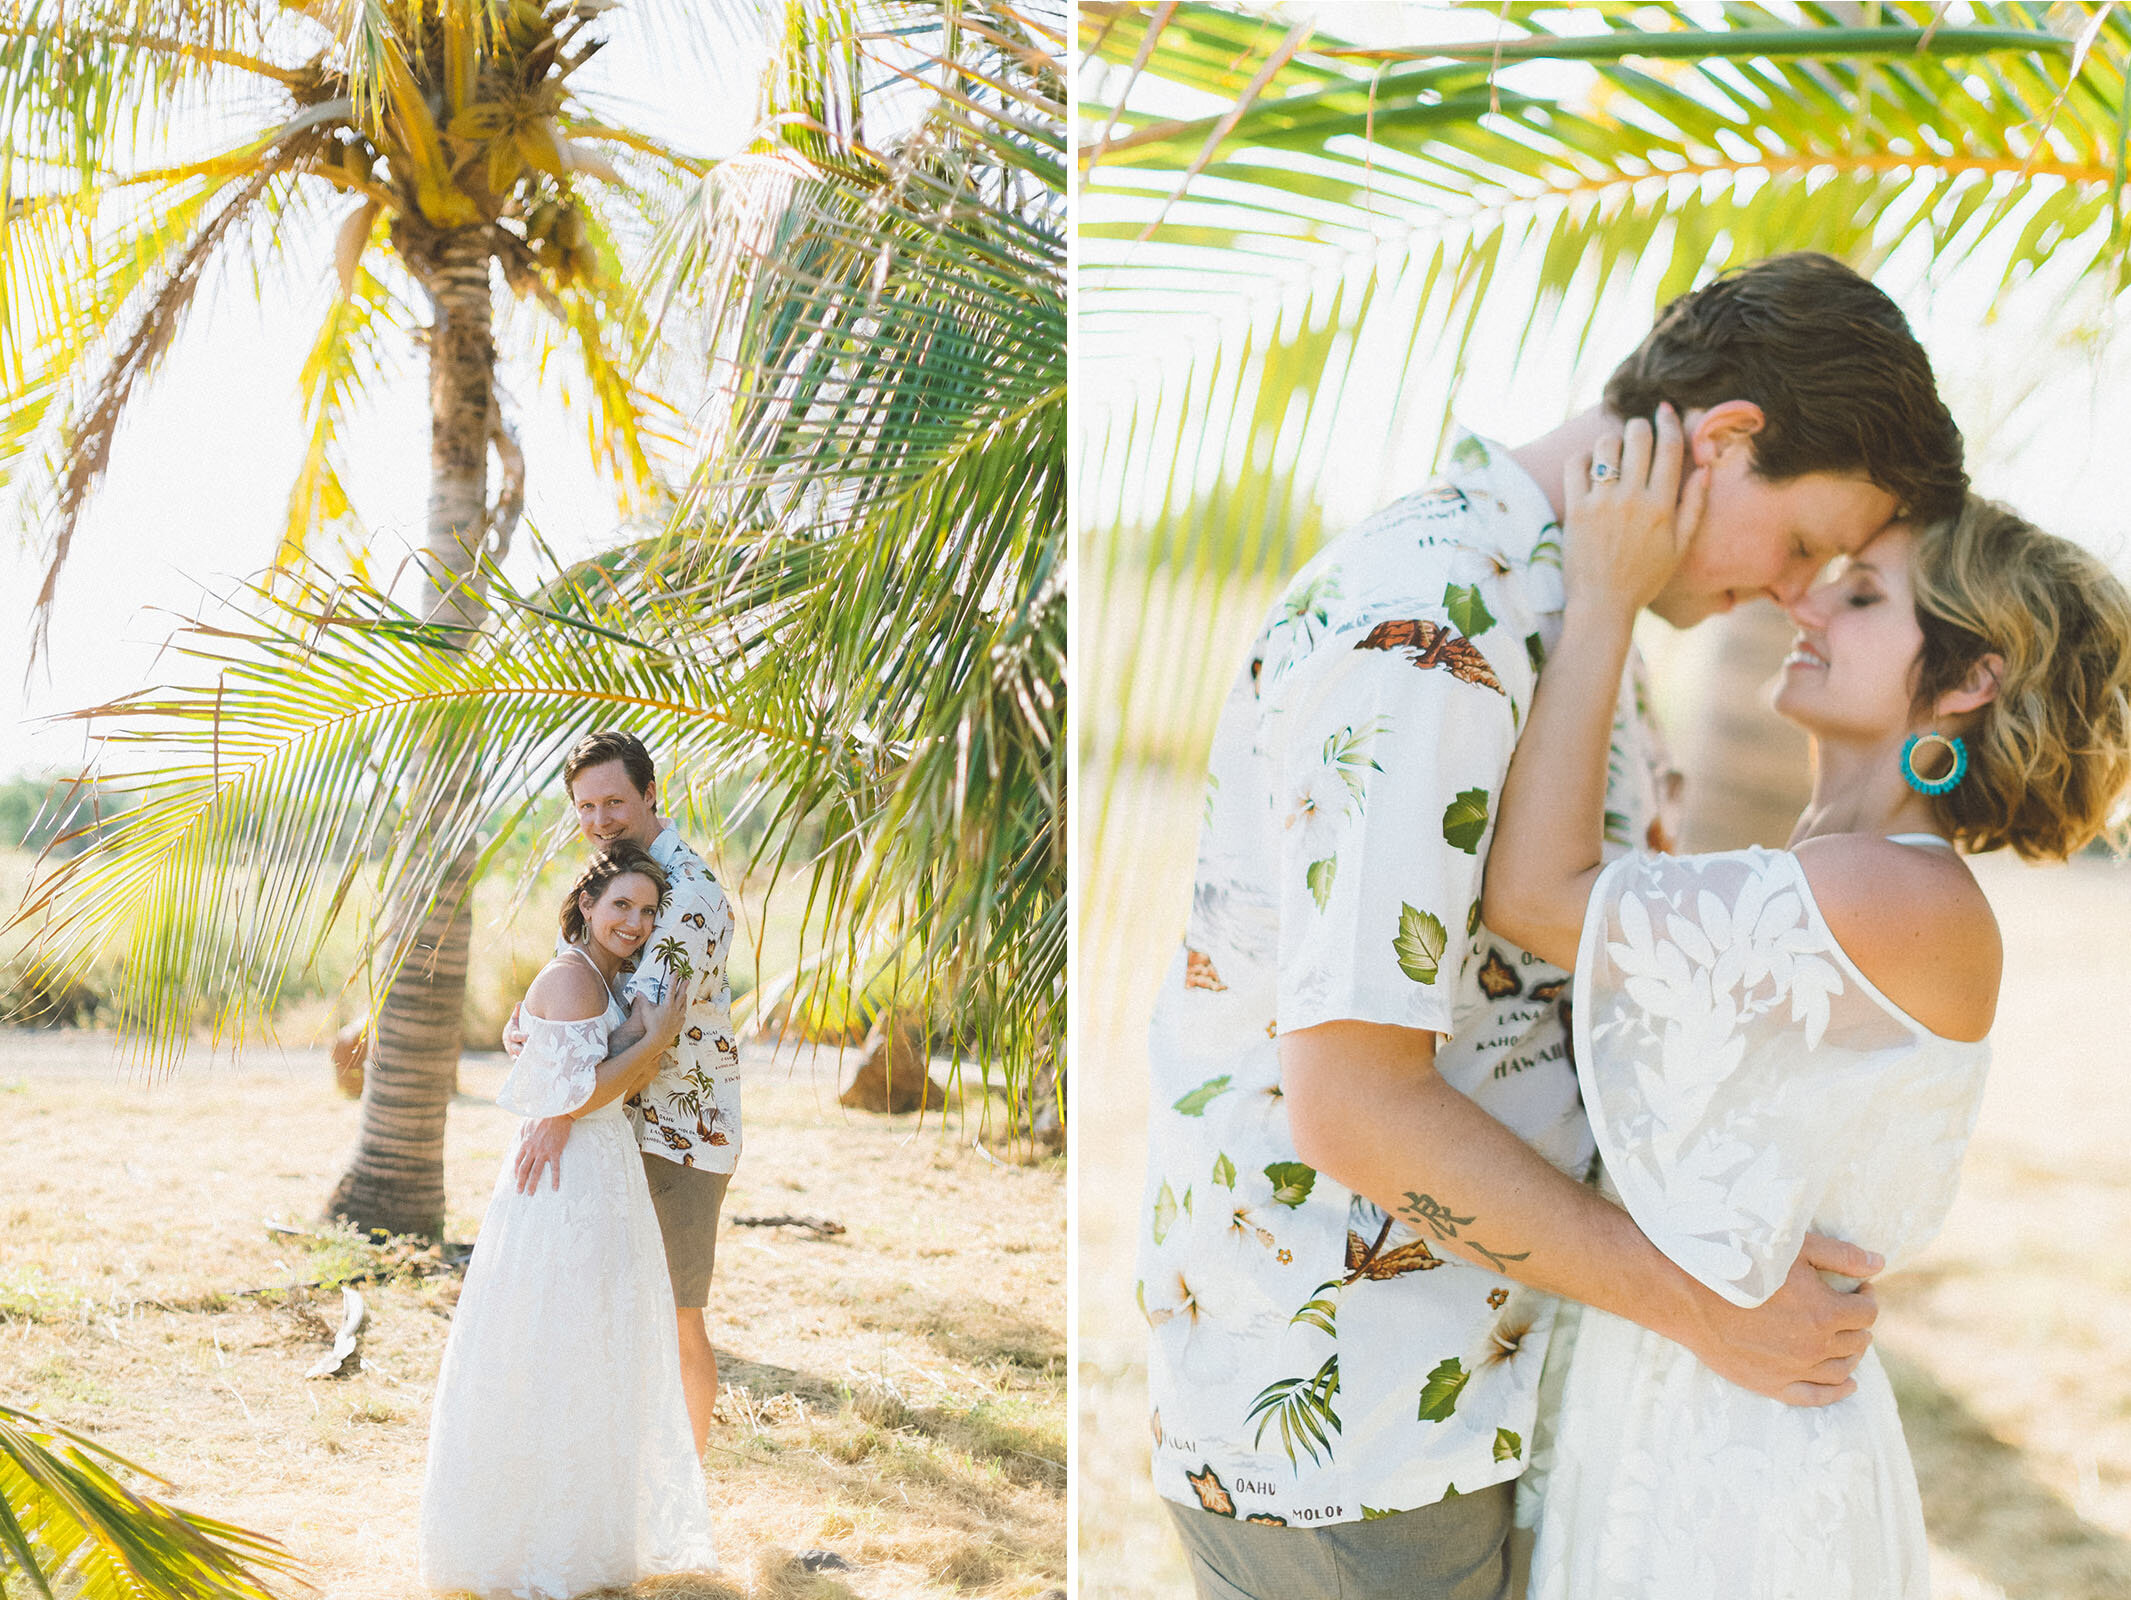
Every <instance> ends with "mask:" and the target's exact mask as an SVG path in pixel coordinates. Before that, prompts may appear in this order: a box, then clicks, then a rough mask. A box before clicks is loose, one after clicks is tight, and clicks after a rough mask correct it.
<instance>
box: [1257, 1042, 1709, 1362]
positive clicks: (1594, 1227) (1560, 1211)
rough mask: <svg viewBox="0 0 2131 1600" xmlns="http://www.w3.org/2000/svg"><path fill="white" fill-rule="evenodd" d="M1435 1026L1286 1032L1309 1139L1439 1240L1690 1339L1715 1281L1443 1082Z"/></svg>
mask: <svg viewBox="0 0 2131 1600" xmlns="http://www.w3.org/2000/svg"><path fill="white" fill-rule="evenodd" d="M1431 1038H1432V1036H1430V1035H1427V1034H1420V1033H1416V1032H1414V1031H1413V1030H1409V1029H1405V1028H1389V1027H1378V1026H1374V1025H1371V1024H1368V1023H1359V1022H1337V1023H1327V1024H1325V1025H1323V1026H1322V1027H1318V1028H1312V1029H1309V1030H1307V1031H1306V1032H1304V1033H1301V1034H1294V1035H1289V1036H1287V1037H1285V1038H1283V1039H1282V1041H1281V1051H1280V1060H1281V1076H1282V1079H1283V1087H1284V1088H1285V1090H1286V1105H1287V1110H1288V1120H1289V1127H1290V1131H1291V1132H1292V1133H1293V1135H1294V1139H1295V1147H1296V1153H1297V1154H1298V1155H1300V1156H1301V1157H1302V1159H1303V1160H1304V1161H1306V1162H1308V1163H1309V1164H1310V1165H1311V1166H1313V1167H1316V1168H1317V1169H1318V1170H1319V1171H1321V1172H1323V1173H1325V1174H1326V1175H1327V1176H1329V1177H1331V1178H1333V1179H1335V1180H1337V1181H1338V1182H1339V1183H1341V1184H1342V1185H1344V1186H1345V1187H1346V1188H1348V1189H1351V1190H1353V1191H1354V1192H1356V1193H1358V1194H1362V1195H1366V1196H1367V1197H1368V1198H1369V1199H1371V1200H1373V1201H1374V1202H1376V1204H1377V1205H1379V1206H1381V1207H1383V1208H1384V1209H1385V1210H1386V1211H1388V1212H1390V1213H1391V1214H1392V1215H1393V1216H1395V1217H1398V1218H1401V1219H1402V1220H1404V1221H1406V1222H1408V1223H1410V1224H1411V1225H1412V1226H1413V1227H1415V1228H1416V1229H1418V1230H1419V1231H1420V1234H1421V1237H1422V1238H1423V1239H1425V1240H1426V1241H1427V1242H1428V1244H1429V1247H1430V1248H1431V1249H1434V1250H1436V1251H1437V1252H1438V1253H1442V1254H1455V1255H1458V1256H1460V1257H1462V1258H1464V1259H1465V1260H1468V1261H1471V1262H1473V1263H1475V1264H1476V1265H1480V1266H1485V1267H1491V1268H1493V1269H1494V1270H1495V1271H1497V1272H1499V1273H1501V1274H1503V1275H1504V1276H1505V1277H1509V1278H1514V1279H1515V1280H1516V1281H1517V1282H1519V1283H1525V1284H1529V1285H1531V1286H1532V1287H1533V1288H1535V1289H1544V1290H1546V1291H1548V1292H1549V1293H1553V1294H1558V1295H1563V1296H1566V1297H1567V1298H1569V1299H1571V1300H1577V1301H1580V1302H1582V1303H1583V1304H1585V1305H1592V1306H1597V1307H1599V1308H1601V1309H1602V1310H1606V1311H1611V1312H1615V1313H1617V1314H1618V1315H1620V1316H1623V1317H1626V1318H1628V1319H1629V1320H1630V1321H1633V1322H1637V1323H1640V1324H1642V1325H1643V1326H1644V1327H1647V1328H1650V1329H1652V1330H1653V1331H1655V1332H1658V1333H1661V1334H1664V1335H1665V1336H1666V1337H1668V1338H1673V1339H1679V1340H1681V1342H1687V1340H1686V1338H1685V1336H1686V1335H1687V1334H1688V1332H1689V1325H1690V1323H1691V1322H1692V1320H1693V1317H1694V1314H1695V1311H1696V1309H1697V1305H1698V1297H1699V1296H1701V1295H1703V1294H1706V1292H1707V1291H1704V1290H1701V1289H1699V1287H1698V1286H1697V1285H1695V1283H1694V1282H1693V1280H1692V1279H1690V1278H1689V1277H1688V1276H1687V1274H1686V1273H1684V1272H1682V1271H1681V1270H1680V1269H1679V1268H1678V1267H1676V1266H1674V1265H1673V1264H1672V1262H1671V1261H1669V1260H1667V1259H1666V1257H1665V1256H1664V1255H1663V1254H1662V1253H1661V1252H1660V1251H1659V1250H1658V1249H1657V1247H1656V1246H1655V1245H1653V1244H1651V1243H1650V1241H1649V1240H1648V1239H1647V1238H1645V1237H1644V1236H1643V1233H1642V1230H1641V1229H1639V1228H1637V1227H1636V1225H1635V1222H1634V1220H1633V1219H1632V1218H1630V1217H1629V1216H1628V1214H1627V1213H1626V1212H1625V1211H1623V1210H1621V1208H1620V1207H1618V1206H1616V1205H1613V1204H1611V1203H1610V1202H1609V1201H1607V1200H1606V1199H1604V1198H1603V1197H1602V1196H1600V1195H1598V1194H1597V1193H1595V1192H1594V1191H1593V1190H1591V1189H1590V1188H1588V1187H1587V1186H1586V1185H1584V1184H1581V1183H1578V1182H1577V1181H1576V1180H1575V1179H1573V1178H1571V1177H1568V1176H1566V1175H1565V1174H1563V1173H1562V1172H1560V1171H1559V1170H1558V1169H1556V1168H1555V1167H1554V1166H1553V1165H1552V1164H1551V1163H1550V1162H1549V1161H1547V1159H1546V1158H1545V1157H1544V1156H1542V1155H1540V1154H1539V1152H1538V1151H1536V1150H1534V1149H1533V1148H1532V1147H1531V1146H1530V1145H1528V1144H1526V1143H1525V1142H1524V1141H1523V1140H1522V1139H1520V1138H1518V1137H1517V1135H1516V1134H1514V1133H1512V1132H1510V1130H1509V1129H1508V1128H1506V1127H1504V1126H1503V1125H1502V1124H1501V1123H1499V1122H1497V1121H1496V1120H1495V1119H1494V1118H1493V1117H1491V1116H1489V1115H1488V1114H1487V1113H1486V1112H1485V1111H1483V1110H1481V1109H1480V1107H1478V1106H1477V1105H1475V1104H1474V1103H1473V1102H1472V1101H1471V1100H1469V1099H1467V1098H1466V1097H1465V1096H1464V1095H1462V1094H1460V1093H1459V1092H1458V1091H1457V1090H1456V1089H1453V1088H1451V1087H1450V1085H1448V1084H1446V1083H1445V1082H1443V1080H1442V1079H1441V1078H1440V1077H1439V1076H1438V1075H1437V1074H1436V1071H1435V1068H1434V1058H1433V1051H1432V1049H1430V1048H1428V1047H1427V1046H1426V1045H1422V1044H1418V1043H1417V1041H1423V1040H1429V1039H1431ZM1362 1106H1366V1107H1367V1108H1368V1111H1367V1114H1366V1115H1357V1114H1356V1108H1358V1107H1362Z"/></svg>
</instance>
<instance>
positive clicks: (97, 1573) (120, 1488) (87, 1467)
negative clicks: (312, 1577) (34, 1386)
mask: <svg viewBox="0 0 2131 1600" xmlns="http://www.w3.org/2000/svg"><path fill="white" fill-rule="evenodd" d="M118 1472H131V1473H139V1474H140V1475H141V1476H143V1477H148V1478H154V1476H155V1475H154V1474H153V1473H147V1472H143V1471H142V1469H141V1468H139V1467H137V1466H135V1465H134V1464H133V1463H132V1462H130V1461H128V1460H126V1459H125V1458H124V1457H123V1456H120V1455H118V1454H117V1453H116V1452H114V1451H112V1450H110V1449H107V1448H106V1447H105V1446H103V1445H100V1444H98V1443H97V1442H96V1441H95V1440H93V1439H91V1438H89V1437H88V1436H87V1435H86V1434H80V1433H76V1432H74V1431H73V1430H72V1429H69V1428H63V1427H60V1426H59V1425H58V1424H57V1423H52V1422H47V1421H45V1420H43V1419H42V1418H40V1417H38V1416H36V1415H35V1414H34V1413H31V1412H28V1411H22V1410H18V1409H17V1408H15V1407H13V1406H5V1405H0V1565H9V1566H12V1567H14V1568H16V1569H19V1571H20V1572H21V1573H22V1574H23V1575H24V1576H26V1577H27V1578H28V1579H29V1581H30V1583H31V1584H33V1585H34V1586H35V1590H36V1592H37V1593H38V1594H41V1595H43V1596H45V1597H46V1600H51V1597H52V1596H53V1595H54V1594H55V1593H64V1594H69V1595H80V1596H82V1597H83V1600H133V1597H138V1596H151V1597H158V1600H180V1597H183V1600H273V1590H271V1589H270V1588H269V1587H268V1586H267V1584H268V1579H269V1577H270V1576H281V1577H294V1576H295V1575H296V1573H297V1570H298V1569H297V1567H296V1564H295V1562H294V1561H293V1560H292V1559H291V1558H290V1557H289V1555H288V1552H287V1551H286V1550H285V1549H283V1547H282V1546H281V1544H280V1543H279V1542H278V1541H276V1540H274V1539H270V1538H268V1537H266V1536H265V1535H264V1534H258V1533H252V1532H250V1531H249V1530H247V1529H244V1528H239V1527H235V1526H232V1525H231V1524H229V1523H226V1522H220V1521H217V1520H216V1519H214V1518H212V1517H203V1516H200V1515H198V1514H196V1513H194V1512H189V1511H180V1510H178V1509H176V1508H175V1507H172V1506H169V1505H166V1504H164V1503H162V1502H161V1501H159V1500H155V1499H152V1498H149V1497H147V1496H145V1495H142V1494H139V1493H137V1492H135V1491H134V1490H132V1489H130V1488H128V1487H127V1486H126V1485H125V1483H124V1482H123V1481H121V1479H120V1478H119V1477H118V1476H117V1473H118ZM156 1481H158V1482H160V1481H161V1480H159V1479H158V1480H156Z"/></svg>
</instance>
